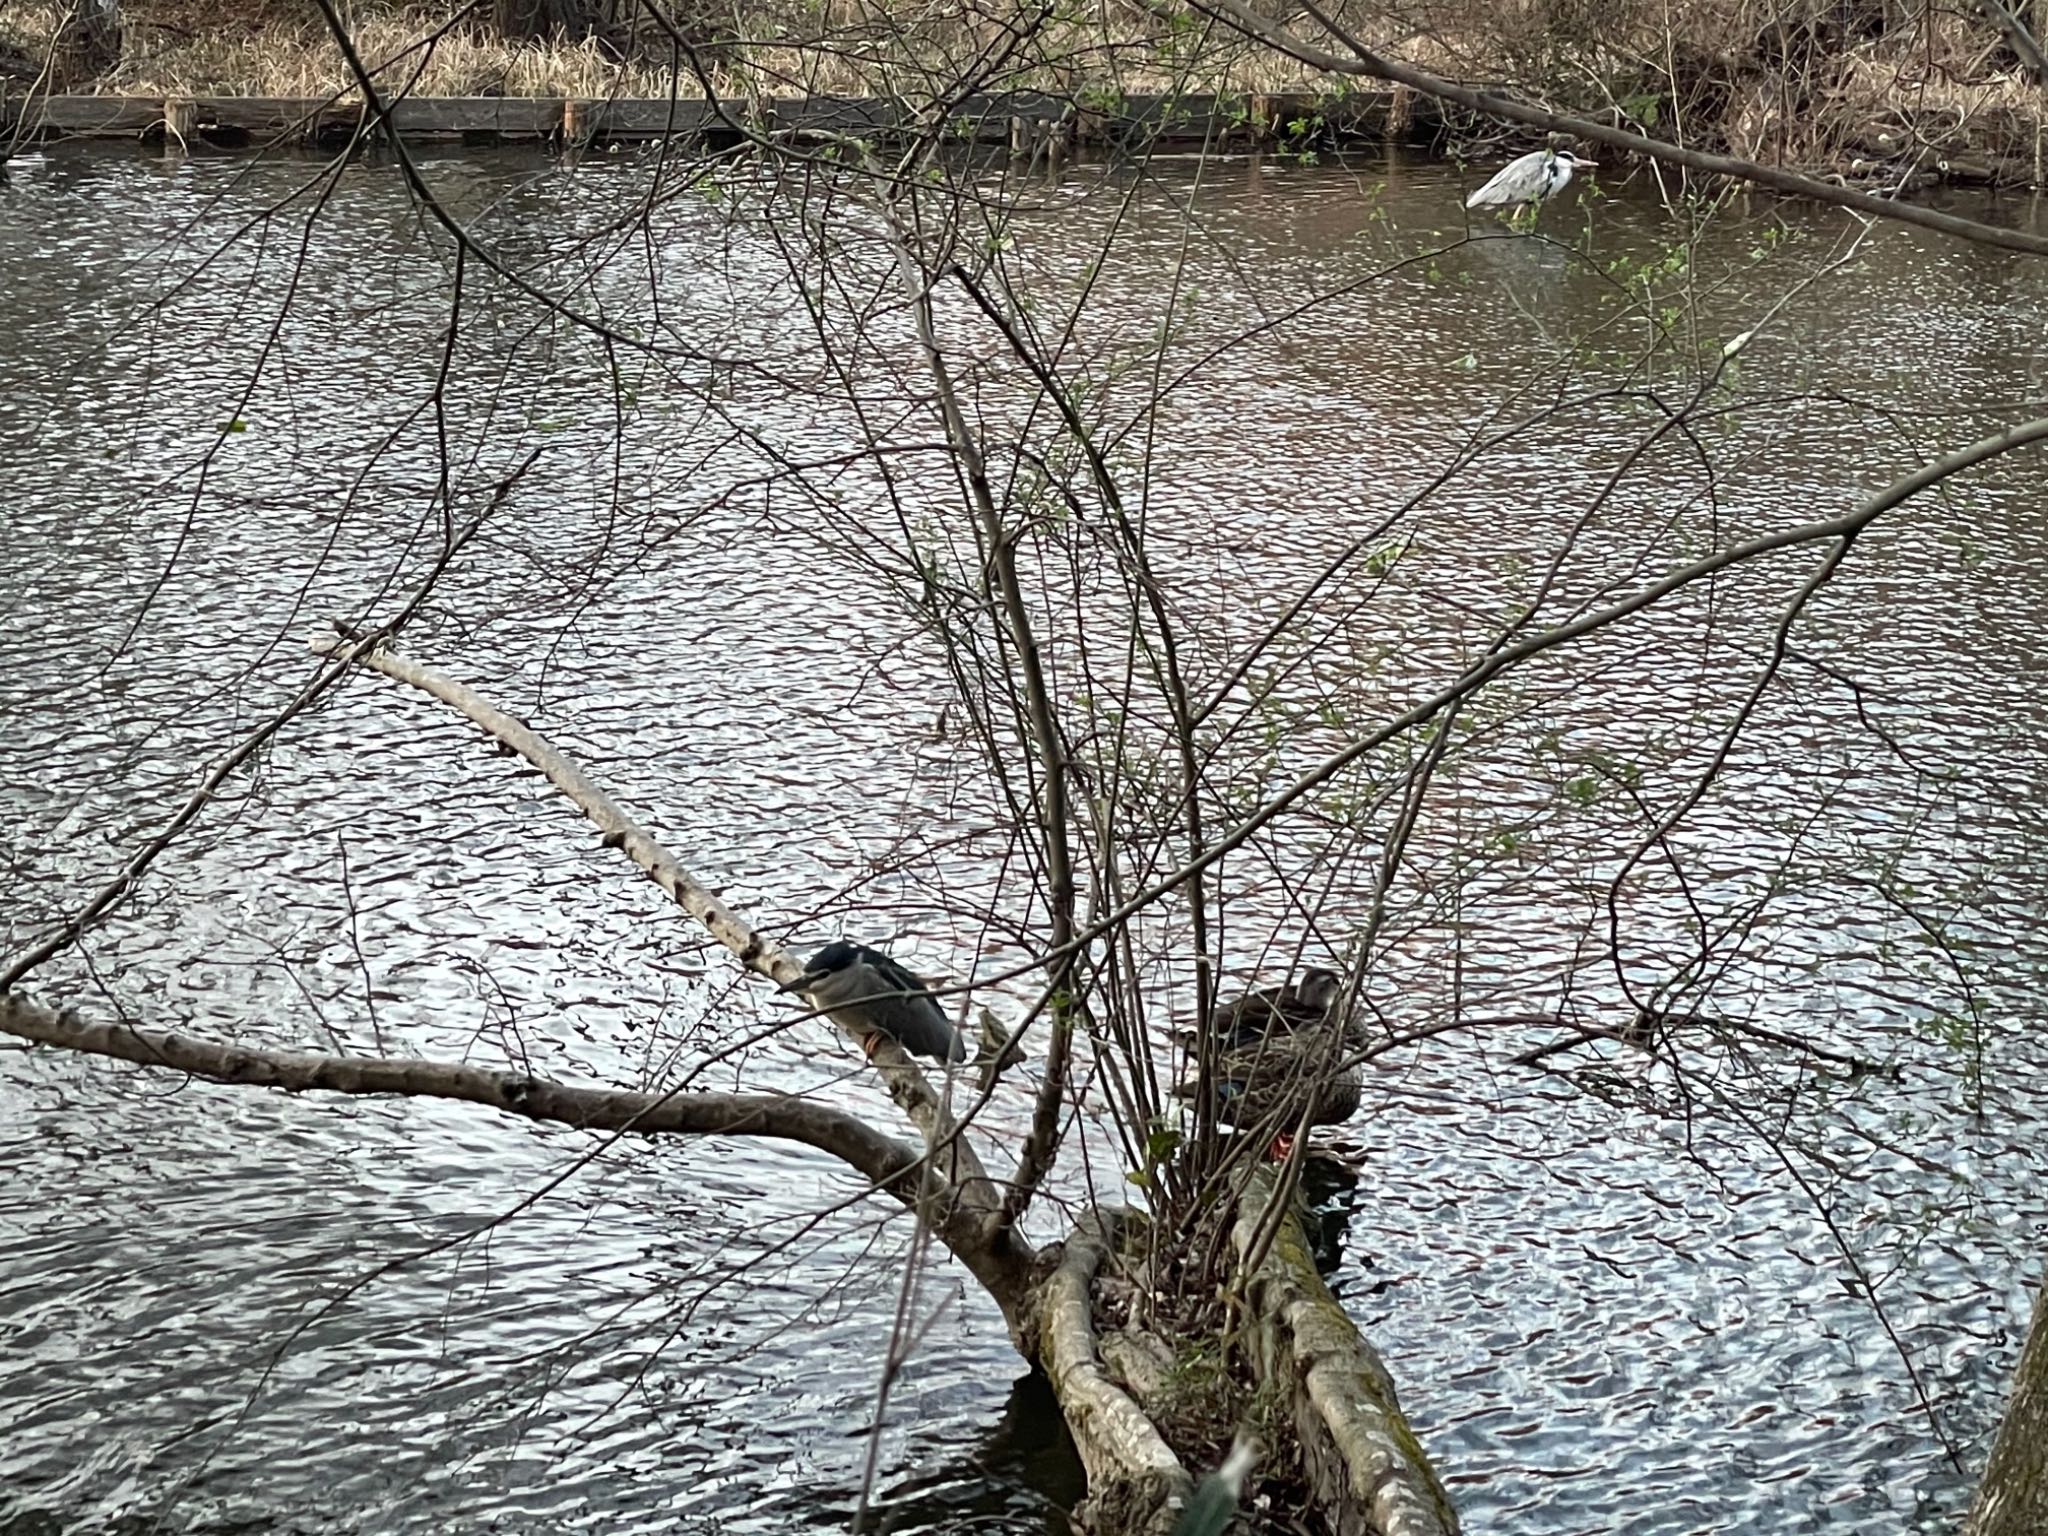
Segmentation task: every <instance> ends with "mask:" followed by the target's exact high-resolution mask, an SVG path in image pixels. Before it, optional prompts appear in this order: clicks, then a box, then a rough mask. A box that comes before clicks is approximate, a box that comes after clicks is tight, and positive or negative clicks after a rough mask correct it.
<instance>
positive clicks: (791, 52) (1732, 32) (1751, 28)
mask: <svg viewBox="0 0 2048 1536" xmlns="http://www.w3.org/2000/svg"><path fill="white" fill-rule="evenodd" d="M347 14H348V19H349V24H350V27H351V30H352V35H353V37H354V39H355V42H356V45H357V47H358V49H359V50H360V51H361V53H362V55H363V57H364V58H365V59H366V60H367V61H368V62H370V63H371V65H372V66H373V67H376V68H377V69H378V70H379V74H380V78H381V79H383V80H384V81H385V82H386V83H387V88H388V89H391V90H399V89H403V90H404V91H407V92H409V93H411V94H414V95H422V96H501V95H502V96H549V97H557V96H559V97H585V98H589V97H600V98H601V97H625V98H649V97H663V96H666V95H668V94H669V93H670V91H671V90H672V89H673V90H678V91H680V93H681V94H684V95H690V96H697V95H700V94H702V81H701V79H700V76H699V75H698V73H697V72H696V71H695V70H693V69H689V68H685V69H683V70H681V71H679V72H678V71H673V70H672V69H671V67H670V54H669V48H668V45H667V41H666V39H665V38H663V37H661V36H660V35H658V34H656V35H651V36H650V35H648V33H647V30H646V28H645V25H644V23H643V24H642V29H641V35H640V36H639V37H638V38H637V39H634V38H631V37H628V36H625V35H624V34H623V33H622V32H621V31H619V30H617V29H614V31H613V33H612V35H611V37H610V38H609V39H608V40H607V42H606V43H603V44H601V43H600V42H597V41H582V42H575V41H567V40H555V41H550V42H545V43H533V42H528V43H524V44H514V43H508V42H507V41H506V40H505V39H504V38H502V37H501V36H499V35H498V34H497V33H496V32H495V31H494V30H493V28H492V27H491V25H490V12H489V10H488V8H487V7H478V8H474V9H471V10H468V11H463V10H458V9H456V8H454V7H451V6H449V5H446V4H443V5H417V4H376V3H367V4H366V3H360V0H359V3H357V4H356V5H354V6H353V7H352V8H351V9H350V11H349V12H348V13H347ZM618 14H622V15H630V14H631V8H630V7H624V8H622V10H621V11H620V12H619V13H618ZM677 14H678V16H679V19H681V21H682V23H683V25H684V26H685V30H686V31H687V32H688V33H689V34H690V35H691V36H692V37H693V38H696V39H699V40H701V41H702V42H703V43H704V44H705V45H706V46H705V47H704V49H703V51H702V52H701V54H700V55H699V64H700V66H701V67H702V68H703V69H704V70H705V71H706V72H707V73H708V74H709V75H710V77H711V79H712V81H713V83H714V84H715V85H716V87H717V88H718V89H719V90H720V91H721V92H730V93H733V94H736V95H743V94H749V93H754V92H766V93H771V94H782V95H804V94H831V95H907V96H911V97H917V96H919V95H922V94H931V93H934V92H937V91H941V90H944V89H945V88H946V87H947V86H948V85H949V84H950V83H951V82H952V81H953V80H955V79H957V78H958V77H959V75H960V73H961V71H962V70H963V69H964V68H965V67H966V66H967V65H968V64H969V62H970V61H972V60H975V59H981V60H989V59H999V60H1000V63H999V64H998V66H997V67H996V68H995V69H994V71H993V72H992V73H991V74H990V75H989V78H988V80H987V81H986V83H987V84H988V86H989V87H990V88H992V89H1019V88H1035V89H1043V90H1049V91H1053V92H1057V93H1061V94H1065V95H1070V96H1072V97H1074V98H1075V99H1077V100H1079V101H1082V102H1084V103H1085V102H1086V101H1087V100H1088V99H1089V98H1090V96H1091V95H1106V94H1112V93H1133V94H1135V93H1155V92H1164V91H1173V90H1192V91H1205V92H1243V93H1259V92H1274V91H1299V90H1306V89H1313V88H1314V87H1315V86H1316V85H1317V84H1318V83H1319V82H1318V79H1317V77H1316V75H1315V74H1314V72H1312V71H1309V70H1307V69H1305V68H1304V67H1302V66H1300V65H1298V64H1296V63H1295V62H1294V61H1292V60H1290V59H1288V58H1286V57H1284V56H1282V55H1280V54H1278V53H1276V52H1275V51H1273V50H1271V49H1268V48H1265V47H1262V46H1255V45H1252V44H1248V43H1246V42H1244V41H1243V40H1242V39H1238V38H1235V37H1233V36H1229V35H1227V34H1226V33H1225V32H1224V31H1223V30H1222V29H1221V28H1220V27H1218V26H1216V25H1214V24H1212V23H1209V22H1207V21H1206V20H1203V19H1200V18H1196V17H1192V16H1189V15H1185V14H1183V15H1179V16H1168V15H1166V14H1164V13H1162V12H1160V11H1156V10H1154V9H1152V8H1150V7H1148V6H1146V5H1142V4H1138V3H1135V0H1094V4H1093V6H1092V7H1090V8H1087V9H1080V8H1075V7H1069V8H1066V9H1063V10H1060V11H1057V12H1052V13H1041V12H1038V11H1034V10H1028V9H1027V8H1026V7H1023V6H1017V7H1014V8H1004V7H1001V6H997V7H993V8H991V7H987V6H984V5H977V4H975V3H973V0H931V3H912V0H879V3H874V0H732V4H731V9H730V10H729V11H725V12H717V11H713V10H709V9H699V10H696V11H692V12H687V13H683V12H679V13H677ZM1268 14H1276V13H1274V12H1270V11H1269V12H1268ZM1335 14H1336V15H1338V16H1339V17H1340V18H1341V19H1342V22H1343V24H1344V25H1345V26H1346V27H1348V28H1350V29H1351V30H1352V31H1353V32H1354V33H1355V35H1356V36H1357V37H1359V38H1360V39H1361V40H1362V41H1364V42H1366V43H1368V44H1370V45H1372V46H1375V47H1378V48H1381V49H1384V50H1386V51H1389V52H1394V53H1397V54H1399V55H1401V56H1403V57H1405V58H1408V59H1410V60H1412V61H1414V62H1416V63H1419V64H1421V65H1423V66H1425V67H1427V68H1430V69H1432V70H1434V71H1436V72H1438V73H1442V74H1448V75H1452V76H1455V77H1458V78H1462V79H1466V80H1473V81H1483V82H1488V83H1496V84H1501V85H1505V86H1507V87H1509V88H1511V89H1514V90H1517V91H1520V92H1523V93H1526V94H1529V95H1532V96H1535V97H1538V98H1540V99H1543V100H1546V101H1547V102H1549V103H1550V104H1552V105H1555V106H1559V107H1563V108H1567V109H1570V110H1575V111H1578V112H1581V113H1585V114H1590V115H1594V116H1597V117H1601V118H1604V119H1606V120H1608V121H1612V122H1616V123H1618V124H1621V125H1623V126H1628V127H1633V128H1637V129H1639V130H1641V131H1644V132H1648V133H1651V134H1654V135H1657V136H1661V137H1669V138H1672V139H1675V140H1678V141H1680V142H1683V143H1687V144H1691V145H1694V146H1697V147H1702V148H1709V149H1722V150H1727V151H1731V152H1733V153H1735V154H1738V155H1741V156H1743V157H1745V158H1749V159H1755V160H1760V161H1764V162H1766V163H1773V164H1782V165H1788V166H1795V167H1801V168H1806V169H1813V170H1820V171H1825V172H1832V173H1836V174H1842V175H1848V176H1854V177H1859V178H1869V179H1872V180H1880V181H1882V180H1890V181H1892V182H1895V183H1902V184H1906V185H1910V184H1912V182H1913V181H1914V180H1915V179H1916V178H1917V179H1937V178H1939V179H1948V180H1965V181H1968V180H1984V181H1996V182H2038V181H2039V179H2040V177H2041V174H2042V171H2043V169H2044V167H2043V163H2042V162H2043V149H2044V145H2043V134H2042V122H2043V106H2044V102H2048V90H2044V88H2043V86H2042V85H2040V84H2039V83H2037V82H2036V81H2035V79H2034V78H2033V76H2032V73H2031V70H2030V68H2029V58H2028V46H2027V44H2028V39H2027V38H2026V37H2025V36H2020V37H2017V38H2016V37H2015V36H2014V35H2012V33H2011V32H2009V31H2008V30H2007V29H2005V28H2004V27H2002V26H2001V25H2000V24H1999V22H1997V21H1996V20H1994V19H1990V18H1989V17H1988V16H1987V15H1986V14H1983V13H1979V12H1976V11H1970V12H1968V13H1965V12H1962V11H1942V10H1938V9H1935V8H1932V7H1927V6H1925V5H1923V4H1921V3H1919V0H1780V3H1778V4H1776V5H1775V6H1773V5H1769V4H1765V3H1763V0H1707V3H1687V4H1685V5H1683V6H1680V7H1674V6H1671V5H1669V4H1668V3H1666V0H1659V3H1658V4H1654V5H1653V4H1651V3H1649V0H1614V3H1604V4H1603V3H1601V0H1507V3H1505V4H1502V5H1491V4H1487V3H1484V0H1421V3H1420V4H1419V5H1404V6H1402V7H1400V8H1395V7H1393V6H1391V5H1387V4H1372V5H1368V4H1363V3H1356V0H1354V3H1351V4H1348V5H1346V6H1344V7H1342V8H1340V9H1339V10H1338V11H1337V12H1336V13H1335ZM63 15H64V8H63V5H62V4H61V3H51V0H0V45H11V47H12V48H13V49H14V50H15V53H16V56H17V57H27V58H34V57H38V56H42V55H47V53H48V51H49V49H50V46H51V43H52V40H53V39H54V37H55V36H56V34H57V31H58V28H59V26H60V24H61V21H62V18H63ZM1048 18H1049V19H1048ZM2020 20H2021V22H2022V24H2023V25H2025V24H2027V23H2032V24H2034V25H2033V30H2034V31H2035V32H2036V33H2038V31H2039V30H2040V26H2039V23H2041V22H2043V21H2048V0H2033V4H2032V6H2031V13H2029V8H2028V7H2027V6H2026V5H2025V4H2024V0H2023V3H2022V7H2021V14H2020ZM1296 24H1297V25H1300V26H1304V27H1306V25H1307V24H1306V23H1305V22H1303V21H1301V20H1300V18H1296ZM622 38H623V45H622V43H621V40H622ZM349 83H350V74H349V70H348V68H347V65H346V63H345V61H344V59H343V57H342V54H341V50H340V49H339V48H338V47H337V46H336V44H335V42H334V40H333V38H332V37H331V36H330V34H329V32H328V29H327V28H326V26H325V25H324V24H323V23H322V22H321V20H320V18H319V14H318V12H317V11H316V10H315V9H314V8H313V6H312V4H311V3H310V0H257V3H253V4H237V3H234V0H229V3H228V4H226V5H224V6H221V7H217V8H208V7H203V6H200V5H198V4H196V3H194V0H134V3H132V4H129V5H127V6H125V7H124V9H123V34H122V45H121V52H120V57H119V60H118V63H117V64H115V66H114V67H113V68H111V69H110V70H107V71H105V72H104V73H102V74H100V75H99V76H98V77H97V78H95V79H94V80H92V81H91V82H90V83H89V84H85V85H78V84H73V85H71V86H70V87H69V88H70V89H73V90H78V89H90V90H93V91H97V92H102V93H109V94H129V95H136V96H155V97H162V96H169V95H227V94H239V95H254V96H281V97H320V96H327V95H340V96H343V97H345V96H346V95H347V94H348V90H349ZM14 89H16V90H17V91H18V90H19V89H20V83H19V82H18V81H17V82H16V84H15V86H14ZM1464 127H1465V128H1466V129H1467V130H1468V131H1469V133H1470V134H1471V135H1472V136H1475V137H1478V136H1484V135H1485V134H1486V133H1487V132H1488V131H1489V129H1488V127H1487V125H1485V124H1480V123H1472V124H1468V125H1464Z"/></svg>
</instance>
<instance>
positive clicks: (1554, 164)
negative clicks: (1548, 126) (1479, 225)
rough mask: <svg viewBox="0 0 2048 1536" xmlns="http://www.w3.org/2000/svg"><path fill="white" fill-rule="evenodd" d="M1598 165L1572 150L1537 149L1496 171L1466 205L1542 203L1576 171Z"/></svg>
mask: <svg viewBox="0 0 2048 1536" xmlns="http://www.w3.org/2000/svg"><path fill="white" fill-rule="evenodd" d="M1597 168H1598V167H1597V163H1596V162H1595V161H1592V160H1586V159H1582V158H1581V157H1580V156H1578V155H1575V154H1573V153H1572V152H1571V151H1570V150H1564V149H1533V150H1531V151H1530V152H1529V153H1528V154H1526V155H1521V156H1518V157H1517V158H1516V159H1513V160H1510V161H1509V162H1508V163H1507V164H1506V165H1504V166H1502V167H1501V168H1500V169H1499V170H1498V171H1496V172H1495V173H1494V176H1493V180H1491V181H1489V182H1488V183H1487V184H1486V185H1485V186H1483V187H1481V188H1480V189H1479V190H1478V191H1477V192H1474V193H1473V194H1472V195H1471V196H1470V197H1468V198H1466V199H1465V206H1466V207H1467V208H1512V207H1514V206H1516V205H1517V204H1521V203H1526V204H1529V205H1530V206H1532V207H1534V206H1538V205H1540V204H1543V203H1546V202H1548V201H1550V199H1551V198H1553V197H1555V196H1557V194H1558V193H1560V192H1562V191H1563V190H1564V189H1565V188H1566V187H1568V186H1570V185H1571V181H1572V172H1574V171H1590V170H1595V169H1597Z"/></svg>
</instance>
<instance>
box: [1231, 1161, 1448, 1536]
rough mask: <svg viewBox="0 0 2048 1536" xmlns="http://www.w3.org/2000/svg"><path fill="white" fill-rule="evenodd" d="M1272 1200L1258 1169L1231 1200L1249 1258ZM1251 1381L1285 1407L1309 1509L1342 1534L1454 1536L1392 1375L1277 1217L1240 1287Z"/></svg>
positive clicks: (1284, 1189) (1292, 1223)
mask: <svg viewBox="0 0 2048 1536" xmlns="http://www.w3.org/2000/svg"><path fill="white" fill-rule="evenodd" d="M1276 1199H1282V1200H1288V1201H1292V1200H1293V1199H1294V1194H1293V1191H1292V1189H1291V1187H1289V1186H1287V1185H1285V1184H1283V1183H1282V1181H1281V1180H1280V1178H1279V1176H1278V1174H1277V1173H1276V1171H1275V1170H1274V1169H1272V1168H1271V1167H1263V1168H1260V1169H1259V1170H1258V1171H1257V1172H1256V1173H1254V1174H1253V1175H1252V1177H1251V1179H1250V1181H1249V1182H1248V1183H1247V1185H1246V1188H1245V1191H1244V1193H1243V1194H1242V1195H1241V1196H1240V1197H1239V1199H1238V1214H1237V1222H1236V1225H1235V1227H1234V1228H1233V1229H1232V1232H1231V1238H1232V1242H1233V1244H1234V1245H1235V1247H1236V1250H1237V1252H1238V1255H1239V1258H1240V1259H1241V1260H1242V1259H1244V1258H1246V1257H1247V1256H1248V1255H1250V1254H1252V1253H1254V1252H1256V1249H1257V1245H1258V1242H1259V1240H1260V1238H1259V1234H1260V1232H1261V1229H1262V1227H1265V1226H1270V1225H1271V1222H1270V1221H1269V1217H1268V1213H1269V1211H1270V1209H1271V1205H1272V1202H1273V1201H1274V1200H1276ZM1247 1290H1248V1294H1249V1296H1250V1298H1251V1307H1250V1309H1249V1311H1250V1314H1251V1317H1252V1318H1253V1320H1254V1321H1253V1326H1252V1329H1251V1336H1252V1340H1253V1347H1254V1352H1255V1356H1256V1361H1255V1363H1256V1366H1257V1369H1258V1371H1259V1374H1260V1375H1261V1377H1262V1378H1263V1379H1264V1381H1265V1383H1266V1385H1268V1386H1269V1387H1278V1388H1281V1389H1282V1390H1283V1391H1284V1393H1285V1400H1286V1402H1287V1404H1288V1406H1289V1407H1290V1409H1291V1416H1292V1422H1293V1429H1294V1434H1295V1438H1296V1440H1297V1441H1298V1442H1299V1445H1300V1450H1301V1458H1302V1464H1303V1467H1304V1469H1305V1470H1306V1472H1307V1474H1308V1480H1309V1486H1310V1491H1311V1493H1312V1494H1313V1495H1314V1500H1315V1505H1316V1508H1317V1509H1318V1510H1320V1511H1321V1512H1322V1514H1323V1516H1324V1517H1325V1518H1326V1519H1327V1520H1328V1521H1329V1522H1330V1526H1331V1529H1333V1530H1335V1531H1338V1532H1340V1533H1342V1536H1456V1533H1457V1530H1458V1517H1457V1514H1456V1512H1455V1511H1454V1510H1453V1509H1452V1508H1451V1501H1450V1497H1449V1495H1447V1494H1446V1493H1445V1492H1444V1487H1443V1484H1442V1483H1441V1482H1439V1481H1438V1480H1437V1475H1436V1471H1435V1469H1434V1468H1433V1467H1431V1466H1430V1464H1429V1458H1428V1457H1427V1456H1426V1455H1425V1454H1424V1453H1423V1450H1422V1444H1421V1442H1420V1441H1419V1440H1417V1439H1416V1438H1415V1431H1414V1430H1412V1429H1410V1428H1409V1426H1408V1419H1407V1416H1406V1415H1404V1414H1403V1413H1402V1412H1401V1403H1400V1399H1399V1397H1398V1396H1397V1395H1396V1394H1395V1391H1394V1378H1393V1377H1392V1375H1390V1374H1389V1373H1388V1371H1387V1367H1386V1363H1385V1362H1384V1361H1382V1360H1381V1359H1380V1357H1379V1352H1378V1351H1377V1350H1375V1349H1374V1348H1373V1347H1372V1345H1370V1344H1369V1343H1367V1342H1366V1339H1365V1336H1364V1335H1363V1334H1362V1333H1360V1332H1359V1330H1358V1325H1357V1324H1356V1323H1355V1322H1353V1321H1352V1320H1351V1317H1350V1315H1349V1314H1348V1313H1346V1312H1345V1310H1344V1309H1343V1307H1341V1306H1339V1305H1338V1303H1337V1299H1336V1297H1334V1296H1332V1295H1331V1294H1330V1291H1329V1287H1327V1286H1325V1285H1324V1284H1323V1279H1322V1276H1321V1275H1320V1274H1319V1273H1317V1271H1316V1265H1315V1258H1314V1256H1313V1254H1311V1252H1310V1251H1309V1244H1308V1234H1307V1233H1306V1232H1304V1231H1303V1230H1302V1226H1301V1222H1300V1221H1299V1220H1298V1219H1297V1218H1296V1217H1295V1215H1294V1214H1293V1213H1292V1212H1291V1211H1290V1212H1287V1213H1286V1214H1284V1215H1282V1216H1281V1218H1280V1221H1279V1224H1278V1226H1277V1228H1276V1229H1275V1231H1274V1235H1273V1238H1272V1241H1271V1243H1270V1244H1269V1245H1268V1247H1267V1249H1266V1253H1265V1256H1264V1257H1263V1258H1262V1259H1260V1260H1259V1261H1258V1268H1257V1270H1255V1271H1254V1272H1253V1274H1252V1276H1251V1280H1250V1284H1249V1286H1248V1287H1247Z"/></svg>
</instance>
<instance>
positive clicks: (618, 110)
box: [576, 96, 749, 139]
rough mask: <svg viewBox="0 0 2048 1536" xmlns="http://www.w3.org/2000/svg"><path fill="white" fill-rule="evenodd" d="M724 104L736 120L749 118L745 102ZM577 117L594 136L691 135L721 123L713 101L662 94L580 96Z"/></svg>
mask: <svg viewBox="0 0 2048 1536" xmlns="http://www.w3.org/2000/svg"><path fill="white" fill-rule="evenodd" d="M724 106H725V110H726V111H727V112H729V113H731V114H732V116H733V117H734V119H736V120H737V121H739V122H746V121H747V118H748V112H749V108H748V105H747V103H746V102H744V101H727V102H725V103H724ZM576 120H577V123H578V125H579V127H580V128H581V129H582V131H583V132H585V133H587V134H588V135H589V136H590V137H591V138H593V139H659V138H664V137H666V136H668V135H669V134H676V135H678V136H681V137H691V136H694V135H696V134H699V133H703V132H704V131H705V130H706V129H708V128H717V127H720V126H722V123H721V120H720V118H719V116H718V114H717V112H716V111H715V110H714V108H713V107H712V105H711V103H710V102H708V101H706V100H704V99H703V98H702V97H697V96H678V97H676V98H675V100H673V101H668V100H665V99H663V98H660V97H655V98H652V99H646V100H640V99H636V100H631V101H601V100H591V99H579V100H578V101H577V103H576Z"/></svg>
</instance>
